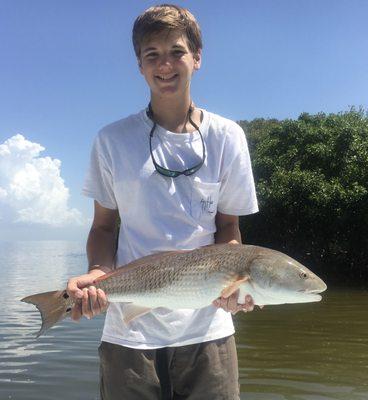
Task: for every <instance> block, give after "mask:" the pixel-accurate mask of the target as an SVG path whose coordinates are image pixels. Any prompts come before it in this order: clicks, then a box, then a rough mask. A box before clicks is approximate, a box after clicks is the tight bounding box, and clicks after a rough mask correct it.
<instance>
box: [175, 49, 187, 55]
mask: <svg viewBox="0 0 368 400" xmlns="http://www.w3.org/2000/svg"><path fill="white" fill-rule="evenodd" d="M174 54H175V55H176V56H181V55H182V54H185V53H184V51H183V50H174Z"/></svg>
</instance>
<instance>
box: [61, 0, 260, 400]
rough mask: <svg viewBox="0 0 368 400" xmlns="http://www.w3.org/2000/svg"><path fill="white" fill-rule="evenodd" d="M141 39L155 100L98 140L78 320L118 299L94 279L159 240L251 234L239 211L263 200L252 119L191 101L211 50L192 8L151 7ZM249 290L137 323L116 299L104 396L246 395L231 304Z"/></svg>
mask: <svg viewBox="0 0 368 400" xmlns="http://www.w3.org/2000/svg"><path fill="white" fill-rule="evenodd" d="M133 45H134V50H135V53H136V56H137V60H138V65H139V69H140V72H141V73H142V75H143V76H144V78H145V79H146V81H147V84H148V86H149V88H150V95H151V96H150V97H151V98H150V103H149V105H148V107H147V109H145V110H143V111H141V112H139V113H138V114H135V115H131V116H129V117H127V118H124V119H122V120H120V121H117V122H115V123H113V124H110V125H108V126H107V127H105V128H103V129H102V130H101V131H100V132H99V134H98V136H97V138H96V140H95V143H94V146H93V150H92V156H91V165H90V169H89V174H88V177H87V180H86V183H85V187H84V190H83V191H84V194H86V195H87V196H90V197H92V198H93V199H94V201H95V202H94V204H95V215H94V220H93V224H92V228H91V231H90V234H89V237H88V242H87V255H88V261H89V272H88V273H87V274H86V275H82V276H80V277H76V278H72V279H70V280H69V282H68V288H67V289H68V292H69V293H70V295H71V296H72V297H74V298H78V299H80V303H79V305H78V306H75V307H74V309H73V312H72V316H73V318H74V319H75V320H77V319H79V318H80V317H81V316H82V315H85V316H86V317H87V318H91V317H92V316H94V315H96V314H98V313H100V312H102V311H105V310H106V308H107V299H106V296H105V294H104V293H103V292H102V291H101V290H97V291H96V289H95V288H94V287H89V289H87V288H85V287H86V286H88V285H90V284H91V283H92V282H93V280H94V279H95V278H96V277H98V276H101V275H103V274H105V273H106V272H108V271H110V270H111V269H113V268H114V267H115V266H119V265H123V264H127V263H128V262H130V261H133V260H134V259H137V258H139V257H143V256H145V255H148V254H152V253H157V252H160V251H168V250H177V249H194V248H197V247H200V246H205V245H208V244H211V243H223V242H229V243H241V237H240V231H239V226H238V216H239V215H246V214H250V213H254V212H256V211H257V210H258V208H257V201H256V196H255V189H254V182H253V176H252V171H251V166H250V160H249V154H248V149H247V144H246V141H245V137H244V133H243V131H242V129H241V128H240V127H239V126H238V125H237V124H236V123H234V122H232V121H229V120H227V119H225V118H222V117H220V116H218V115H215V114H212V113H209V112H208V111H206V110H204V109H200V108H198V107H196V106H195V105H194V104H193V102H192V100H191V95H190V83H191V78H192V74H193V73H194V72H195V71H197V70H199V68H200V65H201V49H202V40H201V33H200V29H199V26H198V24H197V22H196V20H195V19H194V17H193V15H192V14H190V13H189V11H188V10H186V9H183V8H181V7H177V6H174V5H162V6H157V7H151V8H149V9H148V10H146V11H145V12H144V13H143V14H142V15H140V16H139V17H138V18H137V20H136V21H135V24H134V28H133ZM119 216H120V218H121V225H120V231H119V241H118V248H117V250H116V244H115V243H116V233H117V224H116V222H117V219H118V217H119ZM81 289H83V290H81ZM214 300H215V299H214ZM246 300H247V301H246V303H245V304H244V305H238V304H237V294H233V295H232V296H231V297H230V298H229V299H224V298H220V299H217V300H215V302H214V305H210V306H208V307H206V308H203V309H200V310H191V309H185V310H176V311H171V310H169V309H166V308H159V309H155V310H153V311H152V312H150V313H149V314H146V315H143V316H141V317H139V318H137V319H135V320H134V321H132V322H130V323H129V324H128V325H125V324H124V322H123V313H124V307H126V306H125V305H124V304H117V303H112V304H110V305H109V307H108V310H107V315H106V320H105V326H104V331H103V336H102V342H101V346H100V348H99V354H100V361H101V368H100V378H101V380H100V392H101V398H102V399H104V400H118V399H129V400H134V399H139V400H144V399H147V400H154V399H160V398H163V399H179V398H180V399H191V400H195V399H201V400H205V399H211V400H215V399H238V398H239V385H238V372H237V357H236V348H235V343H234V337H233V333H234V327H233V324H232V318H231V314H230V313H229V312H226V311H232V312H233V313H235V312H237V311H239V310H241V309H242V310H245V311H249V310H252V309H253V303H252V299H251V298H249V296H248V297H247V299H246Z"/></svg>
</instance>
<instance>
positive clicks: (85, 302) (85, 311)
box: [82, 288, 92, 319]
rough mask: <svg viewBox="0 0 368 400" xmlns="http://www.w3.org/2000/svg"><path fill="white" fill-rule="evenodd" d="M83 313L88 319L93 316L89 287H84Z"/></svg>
mask: <svg viewBox="0 0 368 400" xmlns="http://www.w3.org/2000/svg"><path fill="white" fill-rule="evenodd" d="M82 314H83V315H84V316H85V317H86V318H88V319H91V317H92V312H91V309H90V305H89V299H88V289H87V288H84V289H83V298H82Z"/></svg>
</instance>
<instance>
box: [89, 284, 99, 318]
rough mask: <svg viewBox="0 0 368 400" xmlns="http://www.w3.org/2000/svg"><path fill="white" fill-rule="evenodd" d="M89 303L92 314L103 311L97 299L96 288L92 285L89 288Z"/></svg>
mask: <svg viewBox="0 0 368 400" xmlns="http://www.w3.org/2000/svg"><path fill="white" fill-rule="evenodd" d="M88 303H89V311H90V313H91V314H92V315H91V316H92V317H93V316H94V315H96V314H99V313H100V312H101V311H100V305H99V304H98V301H97V292H96V288H95V287H94V286H90V287H89V288H88Z"/></svg>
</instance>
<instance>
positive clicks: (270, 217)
mask: <svg viewBox="0 0 368 400" xmlns="http://www.w3.org/2000/svg"><path fill="white" fill-rule="evenodd" d="M240 124H241V125H242V126H243V129H244V130H245V132H246V134H247V138H248V143H249V147H250V152H251V156H252V163H253V170H254V176H255V180H256V187H257V194H258V201H259V206H260V213H259V214H257V215H255V216H251V217H247V218H242V219H241V230H242V234H243V237H244V239H245V241H246V242H248V243H249V242H252V243H257V244H260V245H262V244H263V245H266V246H270V247H273V248H278V249H280V250H282V251H285V252H287V253H288V254H290V255H292V256H294V257H296V258H297V259H299V260H300V261H303V262H305V263H306V264H307V265H309V266H310V267H311V268H312V269H314V270H319V272H320V273H321V271H322V275H325V276H326V275H328V278H330V279H332V278H336V277H339V279H340V281H341V279H343V280H344V281H346V280H348V279H350V280H351V281H355V282H358V283H359V282H362V283H367V282H368V116H367V114H366V113H365V112H364V111H363V110H362V109H360V110H355V109H354V108H352V109H351V110H350V111H348V112H343V113H339V114H329V115H326V114H323V113H320V114H317V115H309V114H307V113H304V114H302V115H300V117H299V118H298V119H297V120H283V121H277V120H263V119H256V120H253V121H251V122H247V121H241V122H240Z"/></svg>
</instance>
